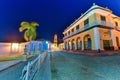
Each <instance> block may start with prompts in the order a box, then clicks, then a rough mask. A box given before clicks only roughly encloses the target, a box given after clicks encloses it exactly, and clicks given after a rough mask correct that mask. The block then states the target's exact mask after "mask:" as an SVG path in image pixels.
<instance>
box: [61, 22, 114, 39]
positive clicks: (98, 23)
mask: <svg viewBox="0 0 120 80" xmlns="http://www.w3.org/2000/svg"><path fill="white" fill-rule="evenodd" d="M98 25H102V26H105V27H108V28H111V29H114V25H113V24H112V23H110V22H106V21H101V20H96V21H94V22H91V23H89V24H86V25H85V26H83V27H81V28H79V29H78V30H76V31H75V32H73V33H71V34H70V35H68V36H65V37H64V38H63V39H66V38H68V37H71V36H73V35H75V34H77V33H79V32H82V31H85V30H87V29H89V28H92V27H94V26H98Z"/></svg>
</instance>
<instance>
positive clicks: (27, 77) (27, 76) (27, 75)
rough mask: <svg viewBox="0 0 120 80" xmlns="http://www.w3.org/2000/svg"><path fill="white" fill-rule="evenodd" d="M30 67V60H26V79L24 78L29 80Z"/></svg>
mask: <svg viewBox="0 0 120 80" xmlns="http://www.w3.org/2000/svg"><path fill="white" fill-rule="evenodd" d="M29 67H30V62H28V65H27V72H26V79H25V80H29V69H30V68H29Z"/></svg>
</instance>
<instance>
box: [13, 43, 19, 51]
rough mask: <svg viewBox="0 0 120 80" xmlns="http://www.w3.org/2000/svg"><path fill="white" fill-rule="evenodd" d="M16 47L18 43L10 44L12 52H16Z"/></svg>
mask: <svg viewBox="0 0 120 80" xmlns="http://www.w3.org/2000/svg"><path fill="white" fill-rule="evenodd" d="M18 47H19V45H18V43H12V52H16V51H18Z"/></svg>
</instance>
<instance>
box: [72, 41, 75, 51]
mask: <svg viewBox="0 0 120 80" xmlns="http://www.w3.org/2000/svg"><path fill="white" fill-rule="evenodd" d="M71 43H72V50H75V40H74V39H72V41H71Z"/></svg>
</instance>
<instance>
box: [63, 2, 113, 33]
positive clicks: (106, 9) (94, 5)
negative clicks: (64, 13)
mask: <svg viewBox="0 0 120 80" xmlns="http://www.w3.org/2000/svg"><path fill="white" fill-rule="evenodd" d="M94 9H102V10H105V11H108V12H110V13H112V11H111V10H110V9H108V8H103V7H101V6H98V5H96V4H95V3H93V6H92V7H91V8H90V9H88V10H87V11H86V12H85V13H84V14H82V15H81V16H80V17H79V18H78V19H77V20H75V21H74V22H73V23H72V24H71V25H70V26H68V27H67V28H66V29H65V30H64V31H66V30H67V29H69V28H70V27H71V26H73V25H74V24H75V23H77V22H78V21H79V20H80V19H82V18H83V17H84V16H85V15H86V14H88V13H89V12H91V11H92V10H94Z"/></svg>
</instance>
